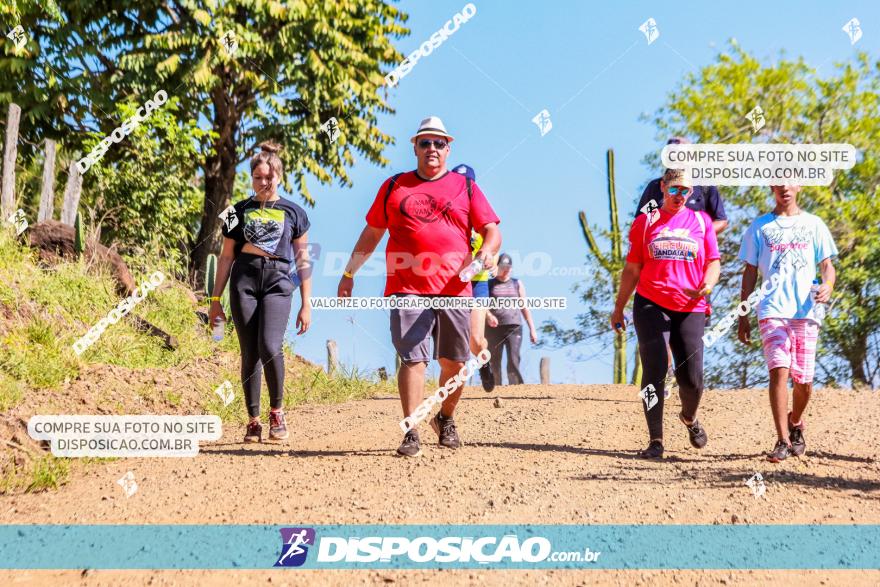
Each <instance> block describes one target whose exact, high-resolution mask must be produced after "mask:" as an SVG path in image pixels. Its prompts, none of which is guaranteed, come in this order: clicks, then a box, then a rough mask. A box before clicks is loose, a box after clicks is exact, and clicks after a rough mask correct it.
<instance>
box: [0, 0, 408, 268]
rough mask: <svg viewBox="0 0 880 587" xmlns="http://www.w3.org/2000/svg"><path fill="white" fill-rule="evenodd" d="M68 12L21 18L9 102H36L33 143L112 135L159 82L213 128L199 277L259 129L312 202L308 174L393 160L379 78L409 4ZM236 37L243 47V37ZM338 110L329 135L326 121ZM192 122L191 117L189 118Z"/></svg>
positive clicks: (234, 1)
mask: <svg viewBox="0 0 880 587" xmlns="http://www.w3.org/2000/svg"><path fill="white" fill-rule="evenodd" d="M57 4H58V6H59V8H60V13H61V16H62V22H61V23H58V22H55V21H52V20H49V18H48V17H47V15H46V13H45V12H43V11H41V10H38V9H37V8H35V7H33V6H31V5H28V6H27V7H25V6H19V12H20V13H21V21H22V24H23V26H24V27H25V29H26V30H28V31H29V32H30V33H31V34H32V37H33V39H34V40H33V42H32V43H29V44H28V47H27V52H26V54H25V55H23V56H12V55H11V54H10V52H9V50H8V45H4V47H5V54H4V57H3V59H2V60H0V72H4V71H5V72H6V73H8V74H9V75H7V76H0V102H8V101H10V100H12V97H13V95H14V96H15V100H16V102H17V103H19V105H21V106H22V109H23V111H24V112H26V113H27V115H26V116H27V120H28V123H29V124H28V125H24V124H23V126H28V127H29V130H28V131H27V132H28V133H29V136H28V137H27V138H28V139H29V140H31V142H34V143H37V142H38V141H39V140H41V139H42V138H43V136H52V135H53V134H58V132H59V131H58V130H57V129H63V130H62V132H66V131H71V130H72V131H77V132H80V133H86V132H88V131H98V132H101V133H103V134H104V135H107V134H109V133H110V132H111V131H112V130H113V129H114V128H116V127H117V126H118V125H119V124H120V123H121V122H122V121H121V120H118V119H114V118H113V117H112V116H111V115H110V114H108V113H109V112H112V111H113V110H114V104H115V103H117V102H122V101H126V100H127V99H129V98H133V99H135V101H137V102H138V103H140V104H143V103H144V102H145V101H146V100H147V99H149V98H151V97H152V96H153V95H154V94H155V93H156V92H157V91H159V90H165V91H166V92H167V93H168V95H169V96H170V97H177V98H179V99H180V107H181V112H182V113H186V116H187V117H190V118H193V119H196V120H198V121H199V122H200V124H202V125H204V126H206V127H209V128H210V130H211V131H212V132H211V134H210V135H206V137H204V138H205V140H203V141H202V142H201V143H200V144H199V158H198V163H199V167H200V171H201V174H202V178H203V186H204V201H203V203H202V212H201V218H200V221H199V228H198V233H197V234H196V235H194V237H193V238H192V242H191V245H192V252H191V255H190V268H191V272H192V274H193V276H194V277H195V278H196V281H197V282H200V281H201V272H202V268H203V267H204V265H205V259H206V257H207V255H208V254H209V253H210V252H211V251H212V250H215V249H216V248H217V246H218V244H219V223H220V221H219V218H218V217H217V216H218V214H219V213H220V212H221V211H222V210H223V209H224V208H225V207H226V206H227V205H228V204H229V200H230V197H231V195H232V193H233V188H234V184H235V174H236V167H237V166H238V165H239V164H240V163H241V162H243V161H245V160H246V159H247V158H248V157H249V156H250V155H251V154H252V153H253V152H254V148H255V145H256V144H257V143H259V142H260V141H262V140H264V139H267V138H272V139H275V140H277V141H278V142H280V143H281V144H282V146H284V147H285V149H284V151H283V152H282V159H283V160H284V163H285V167H286V170H287V171H288V172H289V173H290V176H291V177H285V187H286V188H287V189H288V191H293V187H294V186H295V188H296V191H297V192H298V193H299V194H300V196H301V197H302V198H303V199H304V200H305V201H306V202H307V203H312V202H313V200H312V198H311V196H310V193H309V190H308V186H307V181H306V178H307V176H309V175H311V176H313V177H315V178H316V179H317V180H318V181H319V182H322V183H330V182H331V181H333V180H338V181H339V182H340V184H342V185H350V184H351V182H350V179H349V177H348V173H347V171H346V170H347V168H348V167H350V166H351V165H352V164H353V163H354V153H355V152H356V153H359V154H360V155H361V156H362V157H363V159H365V160H367V161H370V162H373V163H378V164H382V165H384V164H386V163H387V161H386V160H385V159H384V158H383V157H382V151H383V149H384V148H385V146H386V145H388V144H390V143H391V142H392V138H391V137H389V136H388V135H386V134H384V133H382V132H381V131H380V130H379V129H378V128H377V126H376V123H377V117H378V114H380V113H383V112H391V111H392V110H391V109H390V107H389V106H388V104H387V102H386V101H385V99H384V93H380V92H379V88H380V87H381V86H382V85H383V84H384V77H383V73H382V71H381V69H382V66H383V65H385V64H391V63H396V62H398V61H400V60H401V59H402V58H403V56H402V55H401V54H400V53H399V52H398V51H397V50H396V49H395V48H394V46H393V45H392V44H391V39H392V38H399V37H401V36H403V35H405V34H407V33H408V31H407V29H405V28H404V27H403V26H402V23H403V22H404V21H405V20H406V15H405V14H403V13H402V12H400V11H399V10H397V9H396V8H395V7H393V6H391V5H390V4H388V3H386V2H383V1H381V0H361V1H359V2H336V1H333V0H309V1H307V2H278V1H272V0H268V1H260V2H254V1H252V0H228V1H219V0H201V1H196V0H137V1H135V0H112V1H110V0H97V1H93V0H60V1H58V2H57ZM233 40H234V41H235V42H236V43H237V46H236V47H235V50H234V51H232V50H230V49H231V48H232V41H233ZM331 117H334V118H336V119H337V121H338V123H339V128H340V130H341V135H340V137H339V138H338V139H337V140H336V141H334V142H331V141H330V140H329V138H328V137H327V136H326V135H325V134H324V133H323V132H322V131H321V125H322V124H324V123H325V122H326V121H328V120H329V119H330V118H331ZM182 124H183V122H182Z"/></svg>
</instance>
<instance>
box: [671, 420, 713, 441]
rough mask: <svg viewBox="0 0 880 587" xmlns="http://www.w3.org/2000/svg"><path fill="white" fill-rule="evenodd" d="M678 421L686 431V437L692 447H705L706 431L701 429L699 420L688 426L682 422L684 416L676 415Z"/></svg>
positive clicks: (707, 438) (707, 439)
mask: <svg viewBox="0 0 880 587" xmlns="http://www.w3.org/2000/svg"><path fill="white" fill-rule="evenodd" d="M678 419H679V420H681V423H682V424H684V426H685V428H687V429H688V436H689V437H690V439H691V446H692V447H694V448H703V447H704V446H706V443H707V442H709V437H708V436H707V435H706V429H705V428H703V425H702V424H700V421H699V420H696V419H695V420H694V422H693V423H692V424H690V425H688V423H687V422H685V421H684V416H682V415H681V414H679V415H678Z"/></svg>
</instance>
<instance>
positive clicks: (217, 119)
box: [189, 86, 239, 289]
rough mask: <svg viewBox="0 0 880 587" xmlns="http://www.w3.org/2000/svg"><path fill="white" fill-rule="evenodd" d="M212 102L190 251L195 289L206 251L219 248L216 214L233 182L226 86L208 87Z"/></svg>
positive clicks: (232, 119) (232, 116)
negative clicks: (210, 138) (210, 141)
mask: <svg viewBox="0 0 880 587" xmlns="http://www.w3.org/2000/svg"><path fill="white" fill-rule="evenodd" d="M211 101H212V103H213V106H214V123H213V130H214V132H216V133H217V139H216V140H215V142H214V145H213V150H212V152H211V153H210V154H209V155H208V156H207V157H206V158H205V167H204V173H205V205H204V207H203V209H202V222H201V227H200V228H199V234H198V236H197V237H196V242H195V246H194V247H193V248H192V253H191V254H190V269H189V274H190V280H191V281H192V282H193V286H194V288H195V289H202V287H203V286H204V280H205V262H206V261H207V259H208V255H210V254H211V253H213V252H215V251H218V252H219V249H220V232H219V228H220V218H218V215H219V214H220V213H221V212H222V211H223V210H225V209H226V207H227V206H228V205H229V200H230V198H231V197H232V190H233V188H234V186H235V166H236V164H237V163H238V159H237V157H236V153H235V138H236V133H237V131H238V124H239V120H238V112H237V111H236V108H235V103H234V101H233V99H232V98H231V97H230V96H229V94H228V92H227V90H226V89H225V88H223V87H222V86H218V87H217V88H215V89H214V90H213V91H212V95H211Z"/></svg>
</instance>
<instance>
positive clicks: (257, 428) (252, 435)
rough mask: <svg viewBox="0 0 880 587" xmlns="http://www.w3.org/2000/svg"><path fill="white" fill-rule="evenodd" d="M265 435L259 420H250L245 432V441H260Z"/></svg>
mask: <svg viewBox="0 0 880 587" xmlns="http://www.w3.org/2000/svg"><path fill="white" fill-rule="evenodd" d="M262 436H263V427H262V426H261V425H260V423H259V422H249V423H248V425H247V432H245V433H244V441H245V442H260V440H261V437H262Z"/></svg>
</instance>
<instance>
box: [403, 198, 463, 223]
mask: <svg viewBox="0 0 880 587" xmlns="http://www.w3.org/2000/svg"><path fill="white" fill-rule="evenodd" d="M451 209H452V202H451V201H447V202H446V204H445V205H444V206H441V205H440V202H438V201H437V199H436V198H435V197H434V196H432V195H431V194H424V193H421V194H409V195H407V196H404V198H403V199H402V200H401V201H400V213H401V214H403V215H404V216H406V217H407V218H411V219H412V220H418V221H419V222H421V223H422V224H428V223H431V222H435V221H436V220H437V219H438V218H439V217H440V216H441V215H443V214H448V213H449V211H450V210H451Z"/></svg>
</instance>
